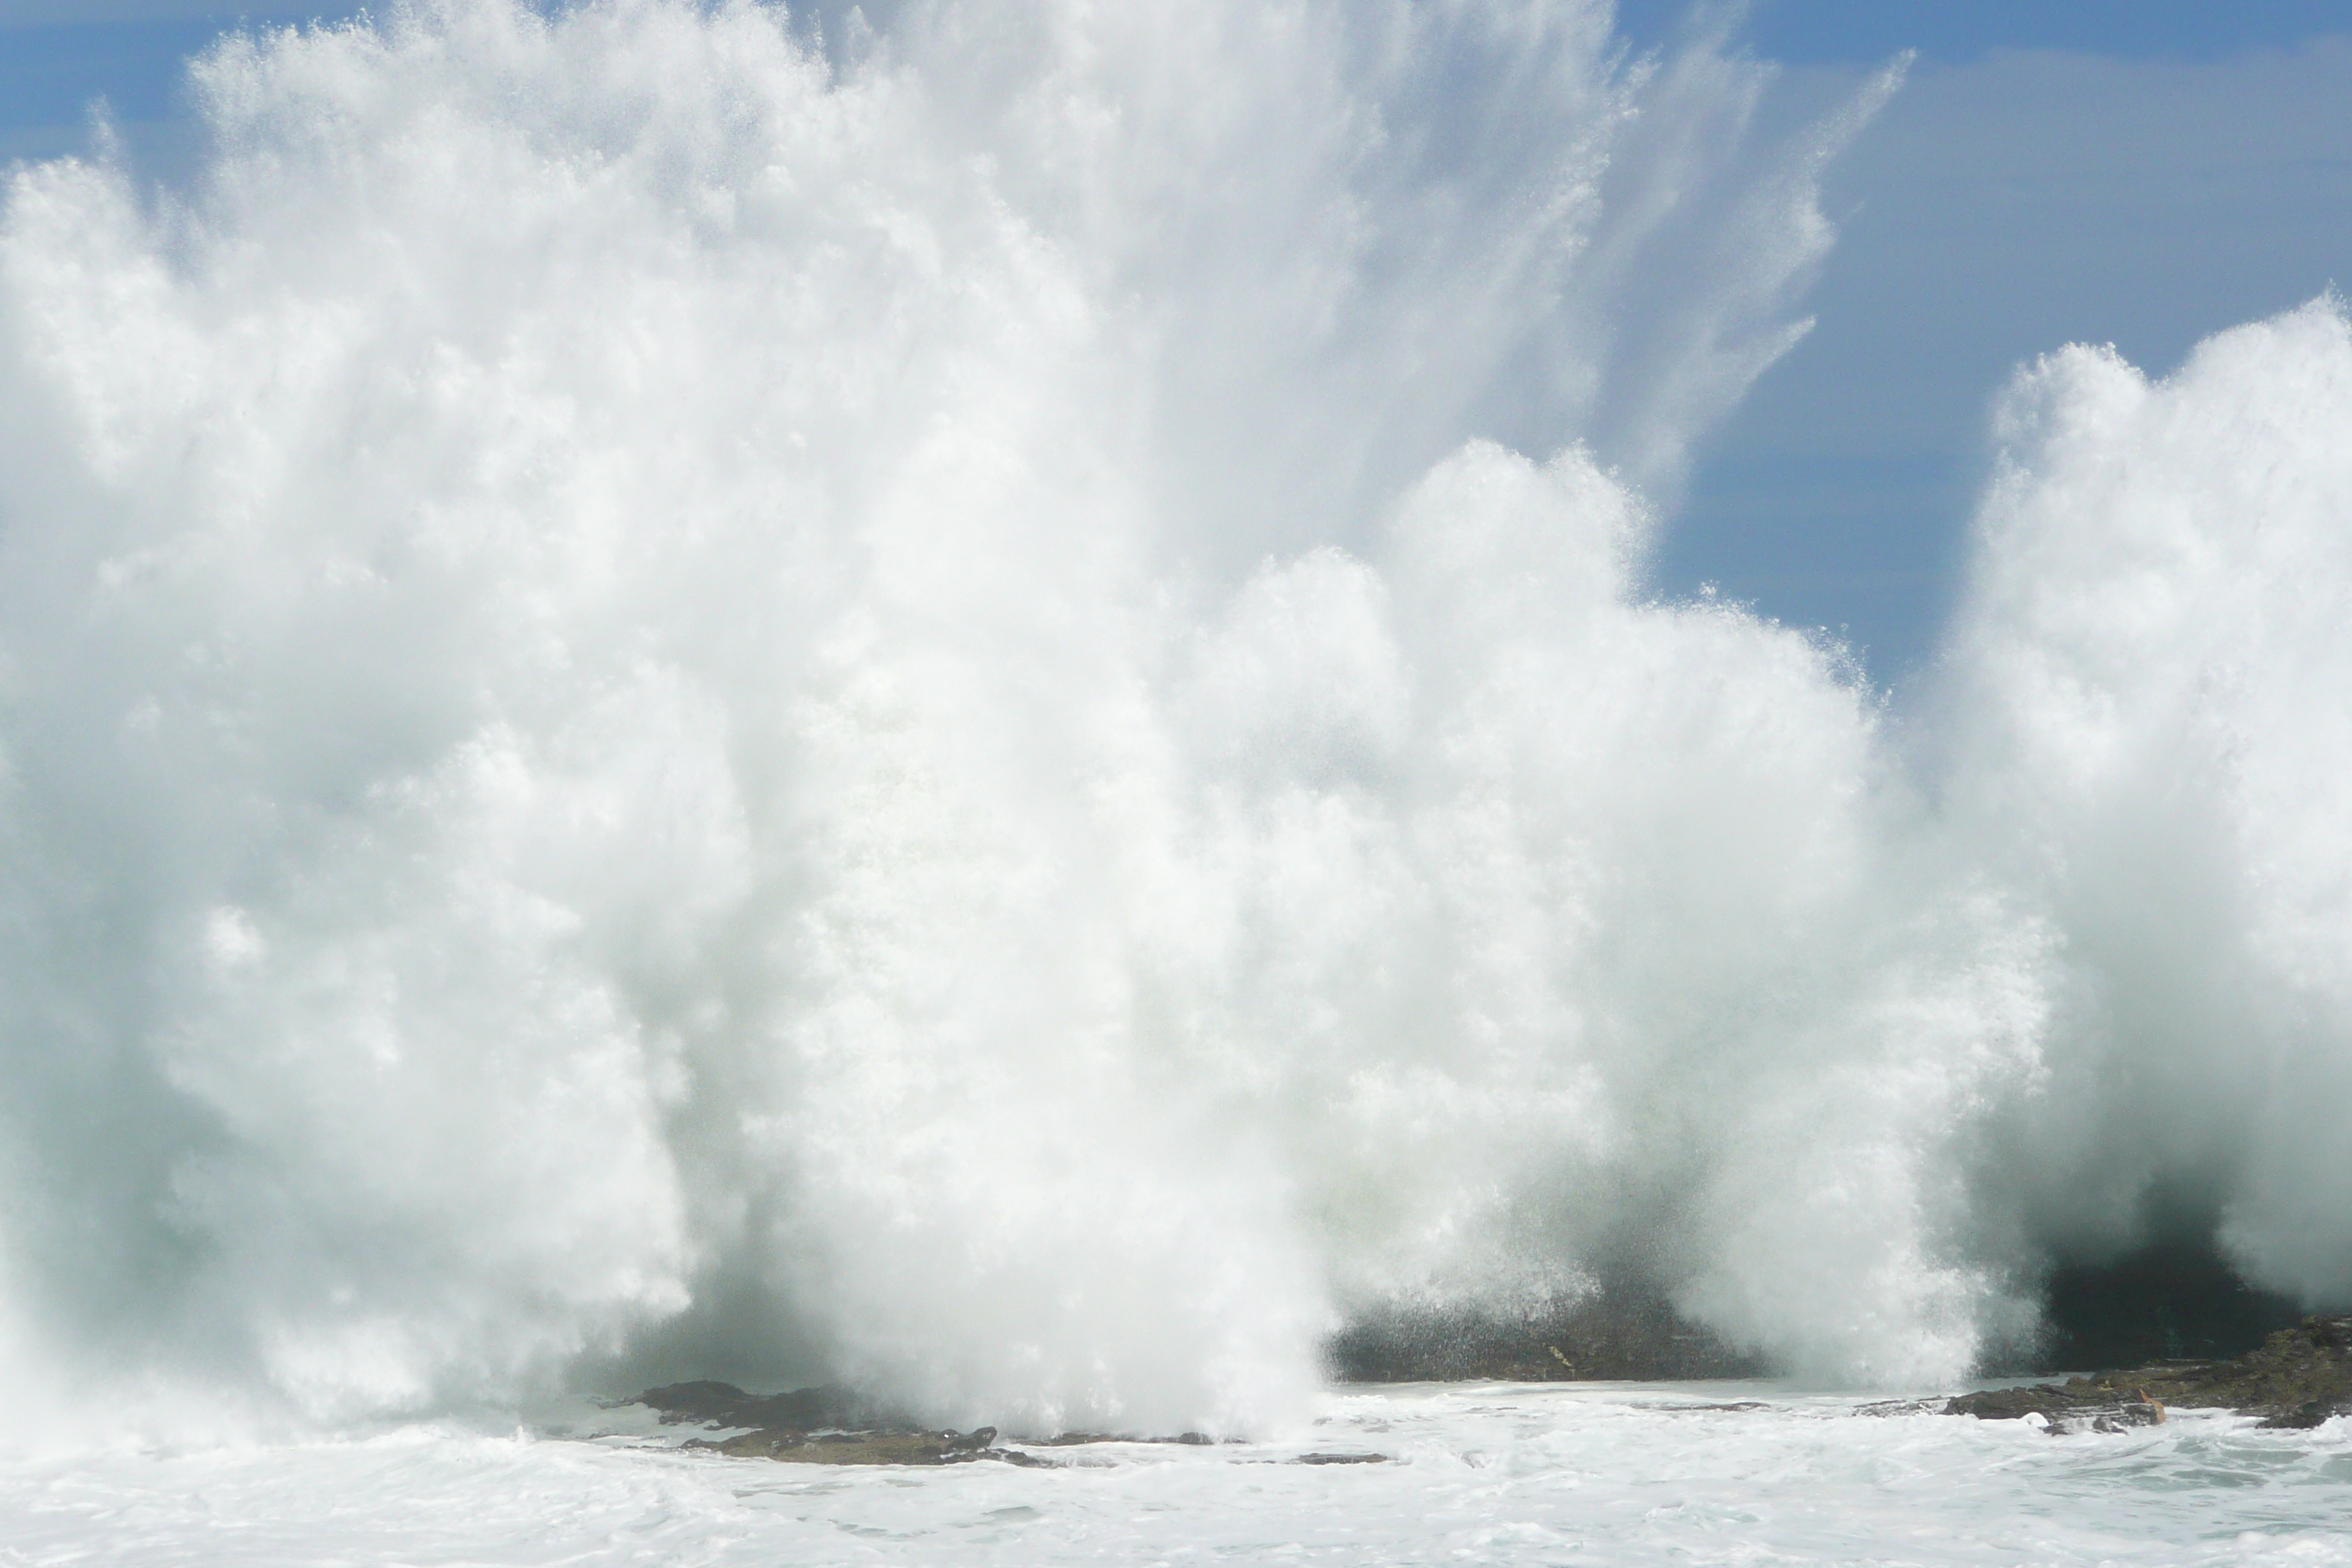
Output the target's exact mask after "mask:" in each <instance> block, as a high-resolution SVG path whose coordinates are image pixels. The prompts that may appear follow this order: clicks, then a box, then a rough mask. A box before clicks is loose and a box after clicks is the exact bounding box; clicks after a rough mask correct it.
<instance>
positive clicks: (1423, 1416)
mask: <svg viewBox="0 0 2352 1568" xmlns="http://www.w3.org/2000/svg"><path fill="white" fill-rule="evenodd" d="M1320 1405H1321V1414H1320V1415H1318V1416H1316V1417H1315V1418H1314V1419H1313V1421H1312V1423H1311V1425H1307V1426H1303V1427H1302V1428H1301V1429H1299V1430H1297V1431H1296V1432H1294V1433H1291V1434H1289V1435H1288V1436H1286V1437H1285V1438H1283V1439H1282V1440H1280V1441H1270V1442H1253V1443H1225V1444H1218V1445H1213V1446H1206V1447H1187V1446H1181V1445H1175V1444H1143V1443H1132V1444H1128V1443H1121V1444H1102V1445H1093V1446H1088V1447H1078V1448H1060V1449H1040V1450H1038V1451H1037V1453H1038V1456H1039V1457H1040V1458H1043V1459H1045V1461H1046V1462H1045V1464H1044V1465H1042V1466H1039V1467H1036V1468H1023V1467H1017V1466H1015V1465H1012V1464H1003V1463H971V1464H964V1465H958V1466H952V1467H948V1468H898V1467H885V1468H818V1467H814V1466H803V1465H788V1464H778V1463H774V1462H772V1461H768V1460H756V1459H732V1458H719V1457H716V1456H713V1455H709V1454H707V1453H693V1452H687V1451H683V1450H681V1449H679V1448H678V1447H676V1445H677V1443H678V1442H679V1441H680V1435H679V1434H678V1433H677V1431H675V1430H671V1431H667V1432H660V1431H657V1430H652V1429H646V1430H635V1429H626V1428H627V1426H628V1422H627V1417H628V1416H630V1415H636V1414H638V1413H637V1412H615V1413H611V1415H610V1416H608V1417H607V1418H606V1419H605V1421H604V1425H605V1426H608V1427H612V1426H616V1425H617V1426H620V1427H621V1428H624V1429H619V1430H611V1431H608V1432H607V1433H606V1435H604V1436H573V1437H566V1436H556V1435H555V1432H556V1431H557V1430H558V1429H559V1427H560V1426H561V1425H562V1424H561V1423H560V1422H558V1423H551V1424H543V1425H538V1426H526V1427H523V1428H520V1429H517V1430H514V1431H511V1432H509V1433H506V1434H503V1435H498V1434H492V1433H489V1432H487V1431H469V1430H466V1429H463V1428H460V1427H456V1426H409V1427H404V1428H400V1429H396V1430H389V1431H385V1432H383V1433H381V1434H380V1435H376V1436H370V1437H365V1438H361V1439H351V1440H342V1441H334V1442H320V1443H311V1444H302V1445H296V1446H290V1447H236V1448H209V1449H203V1450H189V1451H169V1450H159V1451H123V1452H115V1453H108V1454H103V1455H96V1456H92V1455H84V1456H81V1457H79V1458H48V1459H44V1460H40V1461H27V1460H18V1461H12V1462H9V1463H8V1464H7V1465H6V1466H5V1468H0V1563H5V1564H7V1565H8V1568H29V1565H32V1564H50V1563H140V1564H166V1563H169V1564H211V1563H219V1564H235V1565H236V1568H268V1565H274V1564H296V1563H300V1564H327V1563H335V1564H356V1563H404V1564H405V1563H416V1564H425V1563H467V1564H484V1565H488V1564H508V1563H513V1564H524V1563H529V1564H554V1563H562V1564H566V1565H567V1568H587V1565H590V1564H623V1563H626V1564H632V1565H637V1564H645V1565H650V1564H665V1565H667V1564H704V1563H709V1564H720V1563H725V1564H735V1563H743V1564H754V1563H756V1564H761V1565H763V1568H765V1565H768V1564H775V1563H955V1564H981V1563H1021V1564H1049V1563H1137V1564H1145V1563H1229V1562H1240V1563H1617V1564H1624V1563H2004V1564H2009V1563H2132V1564H2161V1563H2272V1562H2277V1563H2345V1562H2352V1421H2347V1420H2346V1419H2341V1418H2339V1419H2337V1420H2335V1421H2331V1422H2329V1423H2328V1424H2326V1426H2321V1427H2319V1428H2317V1429H2316V1430H2313V1431H2303V1432H2264V1431H2258V1430H2256V1429H2255V1428H2254V1426H2253V1423H2252V1420H2251V1419H2250V1418H2245V1417H2239V1416H2233V1415H2222V1414H2219V1413H2207V1412H2189V1413H2176V1414H2175V1415H2173V1416H2172V1418H2171V1419H2169V1420H2168V1421H2167V1422H2166V1423H2165V1424H2164V1425H2163V1426H2157V1427H2149V1428H2142V1429H2139V1430H2135V1431H2131V1432H2126V1433H2122V1434H2116V1435H2108V1436H2099V1435H2084V1436H2066V1437H2050V1436H2043V1435H2042V1434H2041V1433H2040V1432H2038V1431H2036V1430H2034V1429H2033V1428H2032V1427H2029V1426H2023V1425H2021V1424H2020V1423H2016V1422H1979V1421H1977V1420H1974V1419H1972V1418H1968V1417H1949V1416H1944V1415H1934V1414H1930V1413H1928V1412H1927V1410H1925V1409H1922V1408H1918V1407H1910V1408H1904V1407H1900V1406H1895V1407H1892V1408H1893V1410H1894V1413H1892V1414H1874V1413H1873V1411H1874V1408H1875V1409H1878V1410H1885V1409H1888V1408H1890V1407H1889V1406H1885V1405H1878V1406H1875V1407H1874V1406H1873V1405H1868V1404H1864V1403H1863V1402H1861V1401H1858V1400H1857V1399H1856V1398H1855V1397H1854V1396H1852V1395H1829V1394H1810V1393H1803V1392H1798V1391H1794V1390H1791V1389H1790V1388H1788V1387H1786V1386H1784V1385H1778V1384H1579V1385H1575V1386H1559V1385H1525V1384H1454V1385H1444V1386H1438V1385H1397V1386H1391V1387H1383V1388H1380V1389H1377V1390H1367V1389H1361V1388H1354V1389H1344V1390H1331V1391H1327V1392H1326V1394H1324V1395H1323V1396H1322V1398H1321V1401H1320ZM1369 1454H1378V1455H1381V1456H1384V1458H1383V1459H1382V1460H1381V1462H1378V1463H1370V1462H1366V1463H1356V1464H1334V1463H1320V1464H1313V1463H1302V1462H1301V1460H1302V1459H1303V1458H1305V1457H1306V1456H1308V1455H1322V1456H1342V1455H1369Z"/></svg>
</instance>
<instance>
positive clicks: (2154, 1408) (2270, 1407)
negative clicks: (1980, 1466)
mask: <svg viewBox="0 0 2352 1568" xmlns="http://www.w3.org/2000/svg"><path fill="white" fill-rule="evenodd" d="M2167 1407H2172V1408H2177V1409H2200V1410H2229V1411H2232V1412H2235V1413H2236V1414H2238V1415H2259V1416H2261V1417H2262V1418H2263V1420H2262V1425H2263V1426H2266V1427H2273V1428H2282V1427H2309V1426H2318V1425H2319V1424H2320V1423H2322V1422H2324V1421H2326V1420H2327V1419H2328V1418H2329V1417H2331V1416H2335V1415H2352V1315H2334V1316H2323V1317H2311V1318H2305V1320H2304V1321H2302V1322H2300V1323H2297V1324H2296V1325H2295V1326H2294V1327H2293V1328H2291V1329H2281V1330H2279V1331H2277V1332H2275V1333H2273V1334H2272V1335H2271V1336H2270V1337H2269V1338H2268V1339H2266V1340H2264V1341H2263V1343H2262V1346H2261V1348H2259V1349H2257V1350H2253V1351H2250V1352H2247V1353H2246V1354H2244V1355H2242V1356H2238V1357H2236V1358H2234V1359H2232V1360H2229V1361H2165V1362H2158V1363H2155V1364H2153V1365H2150V1366H2143V1367H2136V1368H2132V1369H2130V1370H2128V1371H2119V1372H2099V1373H2086V1374H2084V1375H2083V1376H2080V1377H2071V1378H2068V1379H2067V1380H2066V1381H2065V1382H2064V1383H2044V1384H2035V1385H2034V1386H2032V1387H2030V1388H1995V1389H1987V1390H1985V1391H1983V1392H1981V1393H1978V1394H1961V1395H1959V1396H1958V1398H1955V1399H1952V1400H1950V1401H1948V1403H1947V1404H1946V1405H1944V1414H1946V1415H1974V1416H1976V1417H1977V1418H1979V1420H1985V1421H2019V1420H2022V1421H2026V1422H2029V1423H2031V1424H2032V1425H2034V1426H2041V1427H2043V1428H2044V1429H2046V1430H2048V1431H2049V1432H2051V1433H2053V1435H2054V1434H2060V1433H2066V1432H2082V1431H2112V1430H2116V1429H2118V1428H2120V1427H2124V1426H2148V1425H2152V1424H2154V1423H2156V1422H2160V1421H2162V1420H2163V1419H2164V1415H2165V1411H2166V1409H2167Z"/></svg>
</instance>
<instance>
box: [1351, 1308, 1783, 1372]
mask: <svg viewBox="0 0 2352 1568" xmlns="http://www.w3.org/2000/svg"><path fill="white" fill-rule="evenodd" d="M1326 1350H1327V1354H1328V1358H1329V1362H1330V1366H1331V1371H1332V1373H1334V1375H1336V1376H1337V1377H1339V1379H1340V1380H1341V1381H1342V1382H1347V1383H1456V1382H1462V1381H1465V1380H1468V1379H1474V1378H1493V1379H1496V1380H1498V1381H1502V1382H1508V1383H1559V1382H1568V1381H1575V1380H1591V1379H1598V1380H1610V1381H1614V1380H1621V1379H1622V1380H1639V1381H1649V1380H1664V1379H1695V1378H1725V1377H1759V1376H1762V1375H1764V1373H1766V1372H1767V1371H1769V1368H1768V1367H1767V1366H1766V1364H1765V1363H1764V1362H1763V1360H1762V1359H1761V1358H1760V1357H1758V1356H1755V1355H1752V1354H1748V1353H1746V1352H1741V1351H1738V1350H1737V1349H1735V1348H1733V1347H1732V1346H1730V1345H1727V1344H1726V1343H1725V1342H1723V1341H1722V1340H1721V1339H1719V1338H1717V1336H1716V1335H1714V1334H1713V1333H1710V1332H1709V1331H1706V1329H1704V1328H1701V1327H1699V1326H1698V1325H1697V1324H1695V1323H1693V1322H1691V1321H1688V1320H1687V1319H1685V1318H1684V1317H1682V1316H1681V1315H1680V1314H1679V1313H1677V1312H1675V1310H1674V1308H1673V1306H1672V1305H1671V1304H1670V1303H1669V1302H1668V1301H1667V1300H1665V1299H1664V1297H1663V1296H1662V1295H1659V1294H1656V1293H1654V1292H1650V1291H1643V1290H1612V1291H1603V1292H1601V1293H1598V1294H1596V1295H1592V1296H1589V1297H1585V1298H1582V1299H1580V1300H1574V1301H1569V1302H1564V1303H1560V1304H1559V1305H1556V1306H1554V1307H1551V1308H1549V1309H1548V1310H1542V1311H1538V1312H1535V1313H1532V1314H1529V1315H1527V1316H1523V1317H1505V1316H1497V1315H1494V1314H1489V1313H1481V1312H1476V1311H1462V1310H1430V1309H1416V1308H1406V1307H1391V1308H1387V1309H1382V1310H1376V1311H1373V1312H1369V1313H1366V1314H1364V1315H1362V1316H1360V1317H1359V1318H1358V1320H1357V1321H1355V1322H1354V1323H1352V1324H1350V1325H1349V1327H1348V1328H1347V1329H1345V1330H1344V1331H1341V1332H1340V1333H1339V1335H1338V1336H1337V1337H1336V1338H1334V1339H1333V1340H1332V1341H1331V1342H1329V1344H1328V1346H1327V1347H1326Z"/></svg>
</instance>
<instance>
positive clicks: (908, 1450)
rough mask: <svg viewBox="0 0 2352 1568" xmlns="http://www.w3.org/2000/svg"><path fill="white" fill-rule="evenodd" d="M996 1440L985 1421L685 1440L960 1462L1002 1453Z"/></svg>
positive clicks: (760, 1451) (800, 1452) (796, 1454)
mask: <svg viewBox="0 0 2352 1568" xmlns="http://www.w3.org/2000/svg"><path fill="white" fill-rule="evenodd" d="M995 1441H996V1428H995V1427H993V1426H982V1427H981V1428H980V1429H979V1430H978V1431H976V1432H821V1433H808V1432H772V1431H759V1432H744V1433H740V1434H739V1435H737V1436H732V1437H729V1438H726V1439H725V1440H723V1441H721V1442H717V1443H712V1442H706V1441H705V1440H703V1439H702V1438H699V1437H698V1438H696V1439H694V1440H693V1441H691V1442H689V1443H688V1444H687V1445H686V1446H687V1447H689V1448H709V1449H712V1450H715V1451H716V1452H719V1453H721V1454H726V1455H729V1456H730V1457H732V1458H739V1459H782V1460H784V1461H786V1462H788V1463H792V1464H798V1465H960V1464H963V1463H965V1462H967V1461H969V1460H972V1459H982V1458H998V1457H1000V1456H998V1455H995V1454H993V1453H992V1452H991V1446H992V1444H994V1443H995ZM1003 1457H1005V1458H1010V1456H1003Z"/></svg>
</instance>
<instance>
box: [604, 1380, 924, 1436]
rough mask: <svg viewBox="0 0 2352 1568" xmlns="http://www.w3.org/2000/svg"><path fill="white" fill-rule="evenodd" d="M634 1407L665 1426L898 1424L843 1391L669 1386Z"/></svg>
mask: <svg viewBox="0 0 2352 1568" xmlns="http://www.w3.org/2000/svg"><path fill="white" fill-rule="evenodd" d="M635 1403H636V1404H639V1405H649V1406H651V1407H652V1408H653V1409H654V1410H655V1411H656V1412H657V1413H658V1414H659V1415H660V1416H661V1419H662V1425H663V1426H689V1425H690V1426H760V1427H770V1428H773V1429H775V1430H777V1431H797V1432H814V1431H819V1430H823V1429H824V1428H827V1427H834V1428H852V1427H857V1426H891V1425H898V1424H897V1423H892V1422H890V1421H888V1420H887V1418H885V1417H883V1416H882V1415H880V1413H878V1412H877V1411H876V1410H875V1409H874V1408H873V1407H872V1406H871V1405H868V1404H867V1403H866V1401H865V1400H863V1399H860V1398H859V1397H858V1396H857V1395H856V1394H852V1393H851V1392H850V1391H849V1390H847V1389H845V1388H829V1387H828V1388H796V1389H794V1390H793V1391H792V1392H791V1393H789V1394H746V1393H744V1392H743V1391H742V1390H741V1389H740V1388H738V1387H736V1386H735V1385H734V1384H731V1383H708V1382H705V1383H673V1384H670V1385H669V1386H667V1388H649V1389H647V1390H646V1392H644V1393H643V1394H638V1395H637V1397H636V1400H635Z"/></svg>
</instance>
